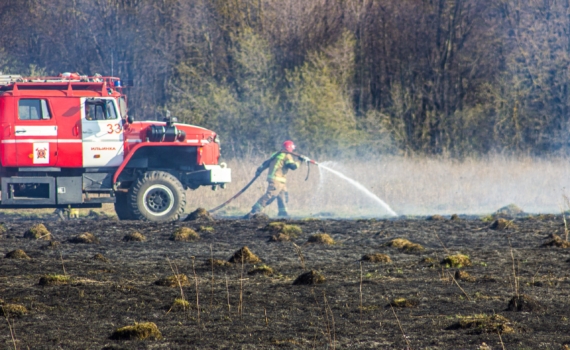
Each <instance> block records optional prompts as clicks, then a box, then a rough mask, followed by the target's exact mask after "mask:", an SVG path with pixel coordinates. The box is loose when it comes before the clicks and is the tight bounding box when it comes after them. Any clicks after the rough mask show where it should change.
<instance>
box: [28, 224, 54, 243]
mask: <svg viewBox="0 0 570 350" xmlns="http://www.w3.org/2000/svg"><path fill="white" fill-rule="evenodd" d="M24 238H29V239H43V240H46V241H49V240H51V233H50V232H49V231H48V229H47V228H46V227H45V226H44V224H37V225H34V226H32V227H30V228H29V229H28V230H27V231H26V232H25V233H24Z"/></svg>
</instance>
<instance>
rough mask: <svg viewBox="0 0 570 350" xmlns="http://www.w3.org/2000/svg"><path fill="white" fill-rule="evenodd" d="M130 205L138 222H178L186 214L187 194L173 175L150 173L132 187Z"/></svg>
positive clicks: (162, 172) (157, 172) (129, 196)
mask: <svg viewBox="0 0 570 350" xmlns="http://www.w3.org/2000/svg"><path fill="white" fill-rule="evenodd" d="M128 204H129V207H130V209H131V210H132V213H133V216H134V218H135V219H137V220H144V221H154V222H164V221H176V220H179V219H180V217H181V216H182V215H183V214H184V208H185V207H186V192H184V187H182V184H181V183H180V181H178V179H177V178H176V177H174V176H173V175H172V174H169V173H166V172H164V171H149V172H146V173H144V174H143V175H142V176H141V177H139V178H138V179H137V181H135V182H134V183H133V184H132V185H131V188H130V189H129V195H128Z"/></svg>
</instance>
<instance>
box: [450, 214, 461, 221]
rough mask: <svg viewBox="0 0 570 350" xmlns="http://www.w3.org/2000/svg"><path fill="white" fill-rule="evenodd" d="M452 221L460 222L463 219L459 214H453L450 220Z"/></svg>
mask: <svg viewBox="0 0 570 350" xmlns="http://www.w3.org/2000/svg"><path fill="white" fill-rule="evenodd" d="M449 219H450V220H451V221H459V220H461V218H460V217H459V215H457V214H453V215H451V218H449Z"/></svg>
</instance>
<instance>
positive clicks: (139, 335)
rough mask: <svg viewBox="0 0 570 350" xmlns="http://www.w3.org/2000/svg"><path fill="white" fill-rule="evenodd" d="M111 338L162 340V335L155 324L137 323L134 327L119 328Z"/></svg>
mask: <svg viewBox="0 0 570 350" xmlns="http://www.w3.org/2000/svg"><path fill="white" fill-rule="evenodd" d="M110 338H111V339H115V340H135V339H138V340H145V339H150V340H160V339H162V334H161V333H160V330H159V329H158V327H157V326H156V324H155V323H154V322H143V323H136V322H135V324H134V325H132V326H126V327H121V328H117V329H116V330H115V331H114V332H113V334H111V337H110Z"/></svg>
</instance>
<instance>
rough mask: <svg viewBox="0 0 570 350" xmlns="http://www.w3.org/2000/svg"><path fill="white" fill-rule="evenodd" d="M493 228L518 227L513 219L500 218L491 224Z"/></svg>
mask: <svg viewBox="0 0 570 350" xmlns="http://www.w3.org/2000/svg"><path fill="white" fill-rule="evenodd" d="M489 228H490V229H492V230H499V231H501V230H506V229H516V228H517V227H516V226H515V224H513V222H512V221H511V220H507V219H503V218H498V219H497V220H495V221H493V223H492V224H491V226H489Z"/></svg>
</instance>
